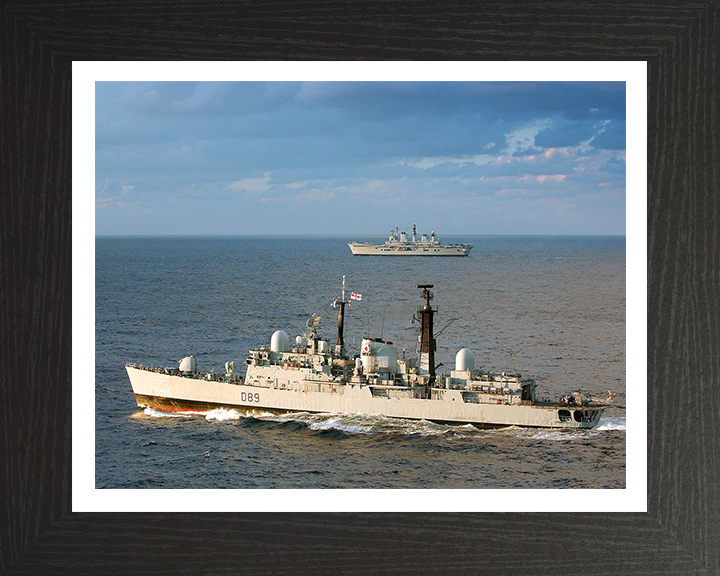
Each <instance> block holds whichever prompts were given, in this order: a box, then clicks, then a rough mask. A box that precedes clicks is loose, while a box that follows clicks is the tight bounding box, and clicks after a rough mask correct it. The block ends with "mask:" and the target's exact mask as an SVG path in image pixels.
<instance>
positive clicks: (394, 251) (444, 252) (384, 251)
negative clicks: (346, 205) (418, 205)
mask: <svg viewBox="0 0 720 576" xmlns="http://www.w3.org/2000/svg"><path fill="white" fill-rule="evenodd" d="M348 246H350V250H351V251H352V253H353V255H354V256H467V255H468V254H469V253H470V250H471V249H472V244H448V245H447V246H443V245H442V244H440V242H439V241H438V239H437V238H435V232H432V233H431V234H430V237H429V238H428V235H427V234H423V235H422V236H421V237H420V240H418V239H417V235H416V232H415V224H413V233H412V240H408V237H407V234H406V233H405V232H398V228H397V226H396V227H395V230H393V231H392V232H390V238H388V240H387V242H385V244H373V243H372V242H349V243H348Z"/></svg>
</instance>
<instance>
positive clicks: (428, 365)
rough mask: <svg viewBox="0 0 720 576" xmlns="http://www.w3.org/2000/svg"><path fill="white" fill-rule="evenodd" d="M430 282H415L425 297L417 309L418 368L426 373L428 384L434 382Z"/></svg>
mask: <svg viewBox="0 0 720 576" xmlns="http://www.w3.org/2000/svg"><path fill="white" fill-rule="evenodd" d="M432 287H433V285H432V284H417V285H416V288H421V289H422V297H423V298H425V306H423V307H422V308H420V309H419V310H418V316H419V317H420V369H421V370H423V371H425V372H426V373H427V374H428V377H429V382H430V384H431V385H432V384H434V383H435V349H436V345H435V337H434V336H433V314H435V313H436V312H437V310H433V309H432V307H431V306H430V300H432V298H433V294H432V292H430V288H432Z"/></svg>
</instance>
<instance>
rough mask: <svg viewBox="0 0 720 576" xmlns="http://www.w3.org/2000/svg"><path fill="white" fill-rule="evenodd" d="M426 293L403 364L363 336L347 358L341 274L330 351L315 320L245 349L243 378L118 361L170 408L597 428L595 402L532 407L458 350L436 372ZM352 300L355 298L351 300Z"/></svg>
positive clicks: (155, 401)
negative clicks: (412, 351) (297, 331)
mask: <svg viewBox="0 0 720 576" xmlns="http://www.w3.org/2000/svg"><path fill="white" fill-rule="evenodd" d="M432 287H433V286H432V285H429V284H421V285H418V286H417V288H419V289H420V290H422V297H423V299H424V301H425V303H424V305H423V306H422V307H420V308H418V310H417V314H416V315H415V316H414V317H413V320H414V321H415V320H417V321H419V323H420V333H419V337H418V344H419V346H418V350H417V357H406V355H405V352H404V350H403V352H402V354H401V355H399V354H398V350H397V347H396V346H395V345H394V344H393V343H392V342H387V341H384V340H382V339H379V338H370V337H366V338H364V339H363V340H362V343H361V348H360V353H359V354H355V355H354V356H352V357H350V356H349V355H348V354H347V352H346V349H345V340H344V334H343V327H344V315H345V308H346V306H347V305H348V304H349V303H350V299H347V300H346V299H345V279H344V277H343V289H342V296H341V298H340V299H337V300H335V301H334V302H333V306H334V307H335V308H337V309H338V322H337V340H336V341H335V345H334V346H333V345H331V344H330V343H329V342H328V341H327V340H323V339H322V337H321V336H320V335H319V334H318V324H319V320H320V319H319V317H317V316H313V317H311V318H310V319H309V320H308V321H307V325H306V329H307V331H306V332H305V333H304V334H303V335H302V336H297V338H296V339H295V342H294V346H292V347H291V346H290V339H289V337H288V335H287V333H285V332H284V331H282V330H278V331H276V332H275V333H274V334H273V335H272V337H271V339H270V347H269V348H265V346H261V347H260V348H259V349H256V350H251V351H250V353H249V355H248V356H247V359H246V372H245V376H244V377H242V376H241V375H239V374H237V373H236V372H235V367H234V365H233V363H232V362H228V363H226V364H225V372H224V373H214V372H209V373H208V372H199V371H198V368H197V362H196V360H195V357H194V356H187V357H185V358H183V359H182V360H180V361H179V365H178V367H177V368H175V367H172V368H162V367H145V366H138V365H135V364H127V365H126V370H127V374H128V377H129V378H130V383H131V385H132V388H133V392H134V394H135V399H136V401H137V405H138V406H139V407H152V408H157V409H162V410H171V411H188V410H189V411H201V412H202V411H209V410H213V409H216V408H237V409H241V410H246V411H250V412H256V413H262V412H272V413H286V412H322V413H328V412H331V413H333V412H334V413H349V414H366V415H371V414H373V415H384V416H386V417H391V418H405V419H412V420H428V421H433V422H439V423H449V424H467V423H470V424H473V425H475V426H478V427H486V426H487V427H501V426H513V425H514V426H525V427H542V428H573V429H575V428H592V427H594V426H596V425H597V423H598V422H599V420H600V416H601V415H602V414H603V411H604V409H605V407H606V404H604V403H603V402H602V401H600V400H599V399H597V398H590V397H588V396H586V395H585V394H583V393H582V392H581V391H580V390H578V391H577V392H574V393H570V394H567V395H565V396H563V397H562V398H560V399H559V401H557V402H551V401H547V400H545V401H541V400H539V399H538V398H537V397H536V384H535V382H534V381H533V380H531V379H525V378H522V377H521V375H520V374H512V373H509V372H500V373H497V372H488V371H484V370H476V369H475V358H474V355H473V353H472V352H471V351H470V350H468V349H467V348H463V349H462V350H460V351H459V352H458V353H457V355H456V357H455V369H454V370H452V371H450V372H449V373H446V374H437V373H436V368H437V366H436V365H435V350H436V343H435V337H434V334H433V316H434V315H435V314H436V313H437V310H435V309H433V308H432V306H431V304H430V301H431V299H432V298H433V294H432V293H431V292H430V288H432ZM351 297H353V298H354V299H359V298H361V296H360V295H358V294H354V293H353V294H352V296H351ZM608 400H609V401H611V400H612V399H611V398H608Z"/></svg>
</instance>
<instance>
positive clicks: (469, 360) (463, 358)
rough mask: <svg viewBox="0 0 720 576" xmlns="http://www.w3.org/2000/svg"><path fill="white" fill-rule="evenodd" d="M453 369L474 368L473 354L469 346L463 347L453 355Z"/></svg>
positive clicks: (471, 369) (470, 369)
mask: <svg viewBox="0 0 720 576" xmlns="http://www.w3.org/2000/svg"><path fill="white" fill-rule="evenodd" d="M455 370H457V371H464V370H469V371H470V372H472V371H473V370H475V355H474V354H473V353H472V350H470V349H469V348H463V349H462V350H460V351H458V353H457V354H456V355H455Z"/></svg>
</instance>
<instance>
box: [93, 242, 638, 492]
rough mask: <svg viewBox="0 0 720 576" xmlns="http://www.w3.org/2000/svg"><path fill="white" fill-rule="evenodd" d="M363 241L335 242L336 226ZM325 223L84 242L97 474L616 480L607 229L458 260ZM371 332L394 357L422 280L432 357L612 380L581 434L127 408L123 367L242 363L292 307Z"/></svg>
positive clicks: (612, 295)
mask: <svg viewBox="0 0 720 576" xmlns="http://www.w3.org/2000/svg"><path fill="white" fill-rule="evenodd" d="M368 239H370V240H375V241H378V242H382V241H383V239H382V238H370V237H368V238H353V239H352V240H360V241H364V240H368ZM348 240H349V239H348V238H339V237H161V238H159V237H147V238H139V237H112V238H110V237H98V238H97V239H96V285H95V298H96V332H95V346H96V388H95V407H96V414H95V417H96V438H95V446H96V458H95V474H96V478H95V485H96V487H97V488H624V487H625V486H626V479H625V471H626V468H625V432H626V429H625V386H626V382H625V361H626V358H625V343H626V342H625V238H624V237H567V236H558V237H548V236H476V237H470V236H465V237H456V238H452V237H443V238H442V242H443V243H446V244H447V243H452V242H470V243H472V244H473V245H474V248H473V249H472V251H471V252H470V255H469V256H468V257H464V258H463V257H459V258H458V257H455V258H442V257H431V258H419V257H359V256H352V254H351V252H350V249H349V248H348V246H347V242H348ZM343 275H344V276H345V279H346V296H349V293H350V291H353V292H356V293H359V294H362V300H361V301H359V302H358V301H353V302H352V304H351V306H350V307H349V308H348V309H347V310H346V315H345V316H346V320H345V341H346V347H347V348H348V351H349V352H351V353H358V352H359V347H360V341H361V339H362V338H363V337H364V336H371V337H382V338H383V339H385V340H390V341H392V342H394V343H395V344H397V346H398V349H399V351H400V353H401V354H402V350H403V349H404V350H405V353H406V354H407V355H412V354H414V353H415V352H414V351H415V349H416V346H417V338H418V329H419V323H417V322H413V315H414V314H415V313H416V311H417V308H418V307H420V306H422V304H423V300H422V299H421V294H420V290H418V289H416V288H415V285H416V284H434V288H433V290H432V292H433V293H434V295H435V298H434V300H433V302H432V303H433V305H434V306H435V307H436V308H437V310H438V313H437V315H436V318H435V333H436V335H437V341H438V350H437V352H436V362H439V363H440V362H441V363H442V364H443V366H442V367H441V368H439V372H442V371H445V370H451V369H452V368H453V365H454V360H455V354H456V352H457V351H458V350H459V349H460V348H464V347H467V348H470V349H471V350H472V351H473V353H474V355H475V359H476V366H477V367H478V368H480V367H483V368H486V369H490V370H496V371H502V370H505V371H517V372H521V373H522V375H523V376H525V377H533V378H535V380H536V382H537V383H538V385H539V388H538V395H539V396H540V397H543V398H545V397H546V398H550V399H553V400H557V399H559V397H560V396H561V395H563V394H565V393H568V392H570V391H574V390H577V389H578V388H580V389H582V390H583V391H584V392H586V393H588V394H592V395H595V396H597V397H601V398H605V397H606V396H607V393H608V390H611V391H612V392H614V393H615V394H616V396H615V399H614V405H613V406H612V407H611V408H610V409H608V410H607V411H606V413H605V415H604V416H603V419H602V420H601V423H600V426H598V427H597V428H596V429H594V430H578V431H556V430H543V429H522V428H517V427H509V428H504V429H494V430H481V429H478V428H475V427H473V426H470V425H467V426H446V425H440V424H435V423H432V422H422V421H421V422H418V421H410V420H394V419H388V418H385V417H383V416H365V415H349V414H307V413H295V414H285V415H282V416H278V415H274V414H269V413H268V414H256V415H248V414H246V413H244V412H243V411H242V410H213V411H212V412H209V413H202V414H199V413H192V412H187V413H173V414H169V413H165V412H162V411H157V410H152V409H142V408H138V407H137V405H136V403H135V399H134V397H133V394H132V388H131V386H130V382H129V380H128V378H127V375H126V373H125V369H124V366H125V363H126V362H134V363H138V364H143V365H154V366H175V365H176V364H175V361H176V360H179V359H180V358H182V357H183V356H187V355H189V354H193V355H194V356H195V357H196V358H197V362H198V367H199V368H200V369H204V370H211V369H214V370H215V371H216V372H222V371H224V366H225V362H227V361H230V360H232V361H234V362H235V366H236V371H237V369H238V368H240V369H241V367H243V366H244V363H245V358H246V355H247V352H248V350H249V349H251V348H259V347H260V346H261V345H264V346H266V347H268V346H269V344H270V336H271V335H272V333H273V332H274V331H275V330H284V331H285V332H287V333H288V334H289V335H290V339H291V341H292V340H294V339H295V336H297V335H302V333H303V332H304V331H306V330H307V328H306V322H307V320H308V318H309V317H310V316H311V315H313V314H317V315H319V316H320V317H321V321H320V327H319V332H320V334H321V335H322V336H323V337H324V338H325V339H327V340H328V341H330V342H331V343H333V344H334V342H335V339H336V337H337V328H336V327H337V311H336V310H335V309H333V308H332V307H331V303H332V301H333V300H334V299H335V298H339V297H340V295H341V289H342V277H343Z"/></svg>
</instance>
